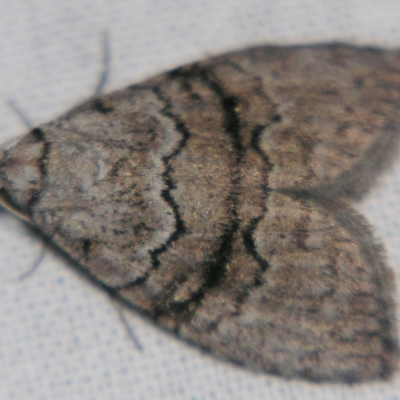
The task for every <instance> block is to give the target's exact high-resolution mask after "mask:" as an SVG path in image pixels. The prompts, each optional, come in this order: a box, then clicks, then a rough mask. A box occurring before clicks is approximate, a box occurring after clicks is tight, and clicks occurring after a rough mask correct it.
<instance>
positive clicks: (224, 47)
mask: <svg viewBox="0 0 400 400" xmlns="http://www.w3.org/2000/svg"><path fill="white" fill-rule="evenodd" d="M104 29H107V30H108V31H109V33H110V43H111V55H112V67H111V75H110V80H109V83H108V85H107V91H110V90H112V89H116V88H121V87H124V86H126V85H127V84H129V83H133V82H138V81H140V80H142V79H144V78H145V77H149V76H151V75H153V74H155V73H159V72H162V71H165V70H167V69H170V68H172V67H175V66H179V65H181V64H183V63H186V62H189V61H194V60H197V59H201V58H204V57H205V56H207V55H212V54H218V53H221V52H226V51H228V50H233V49H239V48H243V47H246V46H249V45H254V44H264V43H308V42H316V41H318V42H325V41H333V40H334V41H337V40H340V41H348V42H353V43H359V44H374V45H378V46H388V47H400V2H399V1H398V0H379V1H378V0H331V1H330V0H279V1H276V0H263V1H262V0H246V1H243V0H196V1H190V0H159V1H157V0H69V1H59V0H29V1H23V0H0V38H1V39H0V142H3V141H5V140H7V139H10V138H13V137H15V136H17V135H18V134H22V133H24V132H25V131H26V128H25V127H24V125H23V123H22V122H21V121H20V120H19V119H18V117H17V116H16V115H15V114H14V113H13V112H11V111H10V109H9V108H8V107H7V105H6V101H7V100H8V99H13V100H14V101H15V102H16V103H17V104H18V105H19V107H20V108H21V109H22V110H23V111H24V113H25V114H26V115H27V116H28V117H29V118H30V120H31V121H32V124H38V123H41V122H45V121H48V120H51V119H53V118H54V117H56V116H58V115H60V114H61V113H63V112H65V111H66V110H67V109H68V108H70V107H71V106H73V105H75V104H77V103H79V102H80V101H82V100H83V99H85V98H86V97H88V96H89V95H90V94H91V93H92V91H93V88H94V86H95V84H96V82H97V79H98V75H99V71H100V67H101V64H100V59H101V45H100V38H101V31H102V30H104ZM399 112H400V110H399ZM399 202H400V154H399V157H397V161H396V163H395V164H394V165H393V167H392V168H391V169H390V170H388V171H386V172H385V174H383V175H382V178H381V179H380V180H379V182H378V184H377V185H376V186H375V187H374V188H373V190H371V192H370V193H369V195H368V196H367V197H366V198H365V199H364V201H363V202H362V203H360V204H359V205H358V208H359V209H361V210H362V212H363V213H364V214H365V215H366V216H367V218H368V219H369V220H370V222H371V223H372V224H373V225H374V226H375V228H376V232H377V235H378V236H379V237H380V238H381V240H382V242H383V243H384V244H385V246H386V248H387V252H388V260H389V261H388V262H389V263H390V265H391V266H392V267H393V268H394V269H395V270H396V274H397V280H399V279H398V278H399V276H400V207H399V204H400V203H399ZM42 246H43V245H42V242H41V240H40V239H39V238H37V237H36V236H34V235H33V234H32V233H30V232H29V231H27V230H26V228H25V227H24V226H23V225H22V224H21V223H20V222H19V221H16V220H15V219H14V218H13V217H11V216H9V215H8V214H7V213H5V212H0V398H1V399H16V400H17V399H18V400H19V399H24V400H26V399H30V400H36V399H41V400H47V399H58V400H63V399H68V400H75V399H85V400H86V399H117V400H125V399H127V400H128V399H129V400H132V399H193V400H197V399H250V398H251V399H278V400H279V399H327V400H328V399H335V400H337V399H343V400H344V399H354V400H356V399H362V400H369V399H371V400H372V399H373V400H379V399H385V400H386V399H387V400H389V399H390V400H395V399H400V378H399V374H398V375H397V376H396V377H395V378H394V379H393V380H392V381H391V382H388V383H373V384H368V383H366V384H362V385H355V386H353V387H350V386H345V385H331V384H329V385H318V384H311V383H307V382H301V381H292V382H288V381H285V380H283V379H280V378H278V377H271V376H268V375H264V374H254V373H251V372H248V371H245V370H242V369H240V368H238V367H235V366H232V365H230V364H228V363H223V362H220V361H217V360H214V359H213V358H212V357H210V356H207V355H204V354H202V353H201V352H200V351H198V350H196V349H194V348H191V347H189V346H188V345H186V344H185V343H183V342H181V341H179V340H177V339H175V338H174V337H172V336H170V335H168V334H166V333H164V332H162V331H161V330H159V329H157V328H156V327H154V326H153V325H152V324H151V323H149V322H148V321H146V320H144V319H142V318H141V317H139V316H137V315H135V314H133V313H131V312H127V313H126V314H127V317H128V319H129V322H130V324H131V326H132V327H133V329H134V331H135V334H136V336H137V338H138V340H139V341H140V342H141V344H142V345H143V347H144V351H143V352H138V351H137V349H135V347H134V345H133V344H132V342H131V341H130V339H129V338H128V336H127V333H126V331H125V329H124V327H123V326H122V325H121V323H120V322H119V319H118V315H117V313H116V311H115V309H114V307H113V305H112V304H111V302H110V301H109V298H108V296H107V295H106V294H104V293H102V292H101V291H100V290H98V289H97V288H96V287H94V286H93V285H92V284H91V283H90V282H87V281H86V280H85V279H83V278H82V277H81V276H79V275H78V274H77V273H76V272H75V271H74V269H73V268H72V267H71V266H70V265H68V264H67V263H66V262H65V261H64V260H63V259H60V258H59V257H58V256H57V255H55V254H54V253H53V252H52V250H50V249H46V255H45V258H44V260H43V262H42V263H41V265H40V268H39V269H38V270H37V271H36V272H35V273H34V274H33V275H32V276H31V277H29V278H28V279H25V280H23V281H22V282H20V281H18V277H19V276H20V275H21V274H22V273H23V272H24V271H26V270H28V269H29V268H30V267H31V266H32V263H33V262H34V261H35V260H36V259H37V257H38V255H39V254H40V251H41V249H42ZM398 292H399V291H398ZM398 299H400V295H399V294H398Z"/></svg>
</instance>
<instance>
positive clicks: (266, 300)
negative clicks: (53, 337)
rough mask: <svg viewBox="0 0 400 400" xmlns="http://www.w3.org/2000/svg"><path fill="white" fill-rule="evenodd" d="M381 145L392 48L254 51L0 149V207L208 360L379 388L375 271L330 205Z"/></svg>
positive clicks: (186, 71)
mask: <svg viewBox="0 0 400 400" xmlns="http://www.w3.org/2000/svg"><path fill="white" fill-rule="evenodd" d="M399 138H400V52H399V51H389V50H378V49H371V48H358V47H353V46H349V45H340V44H333V45H317V46H304V47H260V48H254V49H249V50H245V51H239V52H236V53H232V54H228V55H224V56H220V57H216V58H213V59H210V60H206V61H204V62H199V63H195V64H192V65H189V66H184V67H182V68H178V69H175V70H173V71H171V72H169V73H166V74H163V75H159V76H157V77H155V78H153V79H150V80H148V81H146V82H144V83H141V84H138V85H134V86H131V87H128V88H126V89H123V90H120V91H117V92H114V93H112V94H109V95H104V96H99V97H96V98H92V99H90V100H89V101H87V102H85V103H84V104H82V105H80V106H79V107H76V108H74V109H73V110H71V111H69V112H68V113H67V114H65V115H64V116H62V117H60V118H58V119H56V120H55V121H52V122H50V123H47V124H43V125H41V126H39V127H38V128H35V129H33V130H32V131H31V132H30V133H28V134H27V135H26V136H25V137H23V138H22V139H21V140H19V141H18V142H16V143H13V144H12V145H8V146H7V147H3V149H2V151H1V153H0V187H1V195H2V204H3V206H4V207H7V208H8V209H10V210H11V211H13V212H14V213H16V214H17V215H19V216H20V217H22V218H24V219H25V220H27V221H29V222H30V223H31V224H32V225H34V226H36V227H38V228H39V229H40V230H41V231H42V232H43V233H44V234H45V235H46V236H48V237H49V238H50V239H51V240H52V242H54V244H55V245H56V246H57V247H58V248H60V249H62V250H63V251H64V252H65V253H66V254H67V255H68V256H69V257H71V258H72V259H73V260H75V261H76V263H77V265H78V266H79V267H80V268H81V269H83V270H84V271H86V272H87V274H88V275H89V276H91V277H92V278H93V279H94V280H95V281H97V282H99V283H100V284H101V285H102V286H103V287H105V288H108V290H109V291H110V292H112V293H113V294H114V295H116V296H117V297H119V298H120V299H122V300H123V301H125V302H126V303H128V304H130V305H131V306H132V307H133V308H135V309H138V310H140V311H141V312H143V313H144V314H146V315H148V316H150V317H151V318H152V319H154V320H155V321H157V322H158V323H159V324H160V325H161V326H162V327H164V328H166V329H167V330H169V331H171V332H174V333H176V334H177V335H179V336H180V337H182V338H184V339H186V340H188V341H189V342H192V343H194V344H196V345H198V346H200V347H201V348H203V349H206V350H207V351H209V352H211V353H212V354H214V355H216V356H218V357H220V358H223V359H226V360H230V361H233V362H235V363H238V364H241V365H243V366H245V367H248V368H251V369H254V370H259V371H266V372H269V373H273V374H278V375H281V376H284V377H287V378H293V377H297V378H304V379H308V380H314V381H342V382H354V381H363V380H377V379H385V378H388V377H390V376H391V375H392V374H393V372H394V371H395V370H396V369H397V365H398V356H399V350H398V339H397V330H396V321H395V313H394V300H393V296H394V287H393V280H394V278H393V273H392V271H391V270H390V269H388V267H387V266H386V265H385V263H384V260H383V249H382V247H381V246H380V245H378V244H377V243H376V242H375V240H374V238H373V235H372V233H371V228H370V226H369V225H368V223H367V222H366V221H365V220H364V218H363V217H362V216H361V215H359V214H357V212H356V211H355V210H354V209H353V208H351V207H350V206H349V204H348V200H349V199H353V198H356V197H359V196H360V194H362V193H363V192H364V191H366V189H367V188H368V186H369V185H370V184H371V183H372V182H373V181H374V178H375V176H376V175H377V173H378V172H379V171H380V170H381V169H382V168H383V167H384V166H385V165H386V164H387V162H388V160H390V158H391V157H392V156H393V155H395V154H396V150H397V148H398V146H397V143H398V141H399Z"/></svg>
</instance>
